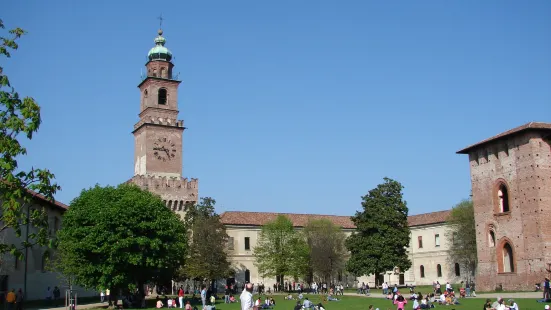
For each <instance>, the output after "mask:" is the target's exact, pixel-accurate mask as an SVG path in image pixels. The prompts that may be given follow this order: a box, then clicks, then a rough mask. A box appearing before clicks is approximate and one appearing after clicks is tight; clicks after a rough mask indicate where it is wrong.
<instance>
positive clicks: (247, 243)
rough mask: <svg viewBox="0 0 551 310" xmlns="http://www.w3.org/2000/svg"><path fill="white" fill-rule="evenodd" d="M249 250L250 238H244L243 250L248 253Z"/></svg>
mask: <svg viewBox="0 0 551 310" xmlns="http://www.w3.org/2000/svg"><path fill="white" fill-rule="evenodd" d="M250 249H251V238H249V237H245V250H246V251H248V250H250Z"/></svg>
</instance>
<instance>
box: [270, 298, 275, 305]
mask: <svg viewBox="0 0 551 310" xmlns="http://www.w3.org/2000/svg"><path fill="white" fill-rule="evenodd" d="M270 306H275V300H274V298H273V297H270Z"/></svg>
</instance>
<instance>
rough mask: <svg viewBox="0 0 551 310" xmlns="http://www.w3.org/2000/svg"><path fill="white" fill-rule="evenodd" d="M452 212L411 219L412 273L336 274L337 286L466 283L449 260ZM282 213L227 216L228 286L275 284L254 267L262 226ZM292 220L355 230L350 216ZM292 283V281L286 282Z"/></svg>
mask: <svg viewBox="0 0 551 310" xmlns="http://www.w3.org/2000/svg"><path fill="white" fill-rule="evenodd" d="M449 213H450V211H439V212H432V213H426V214H419V215H413V216H409V217H408V225H409V227H410V229H411V235H410V246H409V249H408V253H409V258H410V260H411V262H412V267H411V268H410V269H409V270H405V271H400V270H397V269H396V270H389V271H387V272H386V273H385V274H382V275H379V276H377V277H375V276H374V275H371V276H362V277H358V278H356V277H353V276H350V275H348V276H347V275H346V273H338V272H336V273H335V274H334V276H333V279H335V280H336V281H337V282H341V283H343V284H344V283H346V284H348V285H349V286H355V285H357V283H362V282H365V283H369V285H370V286H371V287H373V286H374V285H375V284H378V285H380V284H381V283H382V282H383V281H384V282H387V283H389V284H398V285H432V283H433V281H440V282H441V283H446V282H450V283H458V282H460V281H461V280H465V279H467V275H466V274H464V273H463V270H461V267H460V266H459V264H458V263H454V262H450V261H449V258H448V252H447V249H448V240H449V239H448V238H447V236H448V235H449V233H451V232H450V230H449V226H448V225H447V224H446V219H447V217H448V216H449ZM278 215H279V213H268V212H238V211H230V212H224V213H223V214H222V215H221V221H222V223H223V224H224V225H225V226H226V232H227V233H228V235H229V240H228V247H227V250H228V254H229V255H228V256H229V260H230V262H231V263H232V265H233V267H234V269H235V275H234V276H233V277H232V278H230V279H227V282H233V281H235V282H237V283H244V282H252V283H264V284H265V285H267V286H268V287H271V286H273V284H275V283H276V279H275V278H265V277H263V276H262V275H260V274H259V272H258V269H257V267H256V266H255V264H254V256H253V249H254V247H255V246H256V243H257V240H258V238H259V234H260V231H261V229H262V226H263V225H265V224H266V223H268V222H270V221H273V220H275V219H276V217H277V216H278ZM282 215H284V216H286V217H287V218H289V219H290V220H291V222H292V223H293V225H294V227H295V228H296V229H297V230H300V229H302V228H303V227H304V226H305V225H306V224H307V223H308V221H310V220H318V219H327V220H330V221H331V222H333V224H335V225H337V226H339V227H341V229H342V230H343V232H344V233H345V234H346V235H347V236H348V235H350V234H352V232H354V230H355V229H356V227H355V226H354V223H353V222H352V221H351V219H350V217H349V216H336V215H316V214H293V213H287V214H282ZM285 280H286V281H293V279H285Z"/></svg>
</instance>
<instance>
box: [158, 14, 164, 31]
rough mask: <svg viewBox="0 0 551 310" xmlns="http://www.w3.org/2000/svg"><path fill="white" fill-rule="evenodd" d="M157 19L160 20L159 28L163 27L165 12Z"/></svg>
mask: <svg viewBox="0 0 551 310" xmlns="http://www.w3.org/2000/svg"><path fill="white" fill-rule="evenodd" d="M157 19H158V20H159V29H163V20H164V18H163V13H161V15H159V17H157Z"/></svg>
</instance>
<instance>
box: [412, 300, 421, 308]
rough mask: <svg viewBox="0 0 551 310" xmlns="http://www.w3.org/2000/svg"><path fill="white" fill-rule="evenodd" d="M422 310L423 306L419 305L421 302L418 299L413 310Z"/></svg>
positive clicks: (414, 302)
mask: <svg viewBox="0 0 551 310" xmlns="http://www.w3.org/2000/svg"><path fill="white" fill-rule="evenodd" d="M419 309H421V305H420V304H419V300H418V299H417V298H416V299H414V300H413V310H419Z"/></svg>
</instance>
